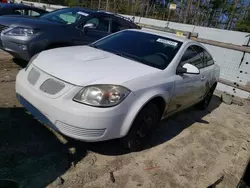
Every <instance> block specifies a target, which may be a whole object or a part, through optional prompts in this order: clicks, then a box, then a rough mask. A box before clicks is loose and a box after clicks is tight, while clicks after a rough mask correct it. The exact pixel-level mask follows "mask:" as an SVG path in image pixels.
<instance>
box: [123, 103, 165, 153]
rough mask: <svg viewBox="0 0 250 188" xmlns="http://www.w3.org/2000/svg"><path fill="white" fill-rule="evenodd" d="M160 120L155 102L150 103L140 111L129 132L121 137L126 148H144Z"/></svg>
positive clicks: (134, 149) (133, 149)
mask: <svg viewBox="0 0 250 188" xmlns="http://www.w3.org/2000/svg"><path fill="white" fill-rule="evenodd" d="M159 120H160V113H159V109H158V108H157V106H156V105H155V104H154V103H149V104H147V105H146V106H145V107H143V109H142V110H141V111H140V112H139V113H138V115H137V116H136V118H135V120H134V122H133V124H132V126H131V128H130V130H129V132H128V134H127V135H126V136H125V137H124V138H122V139H121V141H122V144H123V146H124V147H125V148H128V149H130V150H131V151H139V150H141V149H143V146H144V145H145V143H146V142H147V141H148V140H149V138H150V137H151V135H152V133H153V132H154V130H155V128H156V127H157V125H158V123H159Z"/></svg>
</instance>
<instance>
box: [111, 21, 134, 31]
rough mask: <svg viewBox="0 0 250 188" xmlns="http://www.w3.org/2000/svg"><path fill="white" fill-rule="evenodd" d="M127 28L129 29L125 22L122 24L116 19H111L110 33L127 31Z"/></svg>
mask: <svg viewBox="0 0 250 188" xmlns="http://www.w3.org/2000/svg"><path fill="white" fill-rule="evenodd" d="M129 28H130V25H129V24H128V23H126V22H122V21H119V20H116V19H113V21H112V30H111V31H112V33H115V32H117V31H121V30H124V29H129Z"/></svg>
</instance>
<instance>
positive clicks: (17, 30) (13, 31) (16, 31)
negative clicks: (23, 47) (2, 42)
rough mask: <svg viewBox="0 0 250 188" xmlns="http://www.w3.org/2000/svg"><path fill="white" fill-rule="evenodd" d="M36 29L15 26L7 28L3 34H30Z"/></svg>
mask: <svg viewBox="0 0 250 188" xmlns="http://www.w3.org/2000/svg"><path fill="white" fill-rule="evenodd" d="M35 33H36V31H35V30H34V29H29V28H24V27H15V28H13V29H10V30H8V31H7V32H5V33H4V34H5V35H11V36H30V35H34V34H35Z"/></svg>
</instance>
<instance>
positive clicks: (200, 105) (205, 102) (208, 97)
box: [197, 83, 216, 110]
mask: <svg viewBox="0 0 250 188" xmlns="http://www.w3.org/2000/svg"><path fill="white" fill-rule="evenodd" d="M215 88H216V83H215V84H214V85H213V86H212V87H211V88H210V90H209V91H208V93H207V94H206V96H205V98H204V99H203V100H202V101H201V102H199V103H198V104H197V108H198V109H200V110H205V109H206V108H207V107H208V105H209V103H210V101H211V99H212V97H213V93H214V90H215Z"/></svg>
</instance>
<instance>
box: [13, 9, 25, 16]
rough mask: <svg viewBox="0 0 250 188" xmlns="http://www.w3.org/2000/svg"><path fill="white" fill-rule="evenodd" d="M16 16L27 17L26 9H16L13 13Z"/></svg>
mask: <svg viewBox="0 0 250 188" xmlns="http://www.w3.org/2000/svg"><path fill="white" fill-rule="evenodd" d="M13 13H14V14H17V15H26V10H25V9H15V10H14V11H13Z"/></svg>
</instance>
